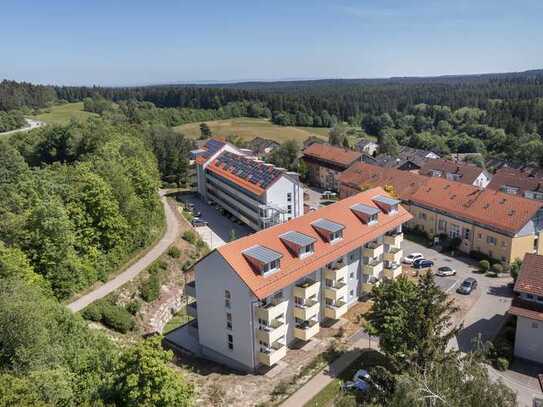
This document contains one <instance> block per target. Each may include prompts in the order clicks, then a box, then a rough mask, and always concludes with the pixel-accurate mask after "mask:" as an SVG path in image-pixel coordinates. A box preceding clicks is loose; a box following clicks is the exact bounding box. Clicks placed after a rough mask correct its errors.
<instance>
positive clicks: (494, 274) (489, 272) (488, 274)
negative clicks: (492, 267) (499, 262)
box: [485, 271, 498, 278]
mask: <svg viewBox="0 0 543 407" xmlns="http://www.w3.org/2000/svg"><path fill="white" fill-rule="evenodd" d="M485 276H487V277H490V278H496V277H498V273H496V272H495V271H487V272H486V273H485Z"/></svg>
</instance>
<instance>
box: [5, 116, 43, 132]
mask: <svg viewBox="0 0 543 407" xmlns="http://www.w3.org/2000/svg"><path fill="white" fill-rule="evenodd" d="M25 120H26V123H27V126H25V127H23V128H20V129H15V130H11V131H5V132H3V133H0V136H7V135H9V134H13V133H18V132H20V131H29V130H32V129H35V128H38V127H42V126H45V124H46V123H45V122H41V121H39V120H34V119H25Z"/></svg>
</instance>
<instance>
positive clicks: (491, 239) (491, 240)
mask: <svg viewBox="0 0 543 407" xmlns="http://www.w3.org/2000/svg"><path fill="white" fill-rule="evenodd" d="M486 242H487V243H488V244H491V245H493V246H496V238H495V237H494V236H487V237H486Z"/></svg>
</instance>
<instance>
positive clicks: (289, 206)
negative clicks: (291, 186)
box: [287, 205, 292, 213]
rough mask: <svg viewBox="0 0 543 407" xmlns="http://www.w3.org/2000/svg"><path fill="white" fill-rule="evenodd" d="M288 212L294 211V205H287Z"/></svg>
mask: <svg viewBox="0 0 543 407" xmlns="http://www.w3.org/2000/svg"><path fill="white" fill-rule="evenodd" d="M287 212H288V213H292V205H287Z"/></svg>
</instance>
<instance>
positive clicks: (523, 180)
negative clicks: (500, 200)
mask: <svg viewBox="0 0 543 407" xmlns="http://www.w3.org/2000/svg"><path fill="white" fill-rule="evenodd" d="M506 185H507V186H510V187H515V188H518V189H519V192H518V195H521V196H523V195H524V192H526V191H537V192H543V177H535V176H530V175H529V174H526V173H524V172H522V171H519V170H514V169H511V168H505V169H500V170H498V171H496V173H495V174H494V176H493V177H492V181H490V184H488V186H487V188H489V189H494V190H496V191H499V190H500V188H502V187H503V186H506Z"/></svg>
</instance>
